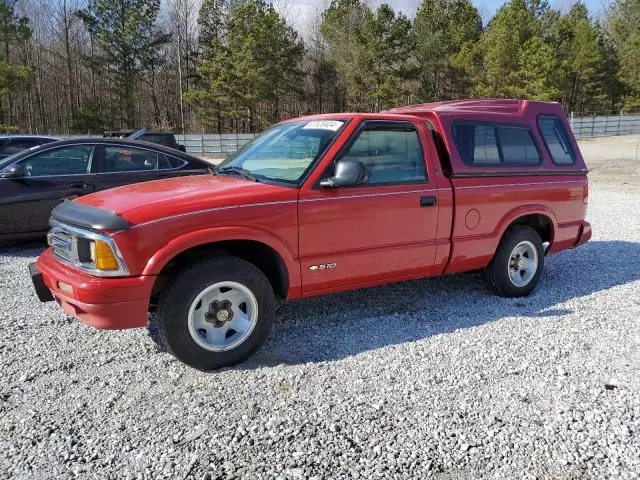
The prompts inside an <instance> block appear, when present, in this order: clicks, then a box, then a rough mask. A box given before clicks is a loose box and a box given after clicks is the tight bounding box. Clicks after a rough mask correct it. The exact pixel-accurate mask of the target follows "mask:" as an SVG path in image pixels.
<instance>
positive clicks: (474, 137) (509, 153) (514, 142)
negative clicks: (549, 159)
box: [453, 122, 540, 167]
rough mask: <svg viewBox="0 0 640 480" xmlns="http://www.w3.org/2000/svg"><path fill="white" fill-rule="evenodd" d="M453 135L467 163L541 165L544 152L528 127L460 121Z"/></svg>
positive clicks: (474, 164)
mask: <svg viewBox="0 0 640 480" xmlns="http://www.w3.org/2000/svg"><path fill="white" fill-rule="evenodd" d="M453 138H454V141H455V143H456V147H457V148H458V151H459V152H460V156H461V157H462V160H463V161H464V163H466V164H467V165H473V166H486V165H511V166H515V167H517V166H525V165H538V164H539V163H540V154H539V153H538V149H537V148H536V144H535V142H534V140H533V137H532V136H531V132H530V131H529V129H528V128H524V127H515V126H505V125H492V124H487V123H470V122H459V123H454V125H453Z"/></svg>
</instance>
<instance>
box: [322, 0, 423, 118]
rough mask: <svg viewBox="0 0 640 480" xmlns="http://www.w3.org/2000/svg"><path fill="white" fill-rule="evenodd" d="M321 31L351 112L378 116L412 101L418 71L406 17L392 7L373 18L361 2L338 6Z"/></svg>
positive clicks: (338, 0) (337, 1)
mask: <svg viewBox="0 0 640 480" xmlns="http://www.w3.org/2000/svg"><path fill="white" fill-rule="evenodd" d="M321 31H322V34H323V36H324V38H325V40H326V42H327V51H328V58H329V60H330V61H331V62H332V63H333V64H334V65H335V68H336V71H337V72H338V74H339V81H340V82H341V84H342V88H343V89H344V92H345V97H346V105H345V108H347V109H359V110H364V111H377V110H380V109H384V108H389V107H392V106H395V105H398V104H401V103H405V102H406V101H407V97H408V96H409V93H410V88H409V83H410V81H411V79H412V78H413V76H415V67H413V66H412V65H411V63H410V57H411V50H412V43H411V37H410V32H411V22H410V21H409V19H408V18H407V17H406V16H405V15H402V14H396V13H395V12H394V11H393V9H392V8H391V7H390V6H389V5H387V4H382V5H380V6H379V7H378V9H377V10H376V11H375V12H372V11H371V10H370V9H369V8H368V7H367V6H366V5H365V4H363V3H362V2H360V1H359V0H334V1H333V2H332V3H331V5H330V7H329V8H328V9H327V10H326V11H325V13H324V17H323V21H322V25H321Z"/></svg>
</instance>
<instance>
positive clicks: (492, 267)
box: [484, 225, 544, 297]
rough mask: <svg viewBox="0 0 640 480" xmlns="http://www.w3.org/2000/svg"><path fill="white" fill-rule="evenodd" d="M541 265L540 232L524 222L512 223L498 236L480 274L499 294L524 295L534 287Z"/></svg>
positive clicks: (504, 295)
mask: <svg viewBox="0 0 640 480" xmlns="http://www.w3.org/2000/svg"><path fill="white" fill-rule="evenodd" d="M543 268H544V248H543V246H542V240H541V239H540V235H538V232H536V231H535V230H534V229H533V228H531V227H529V226H528V225H515V226H513V227H511V228H510V229H509V230H507V232H506V233H505V235H504V237H503V238H502V241H501V242H500V245H499V246H498V249H497V250H496V253H495V255H494V257H493V259H492V260H491V263H490V264H489V266H488V267H487V268H486V270H485V272H484V278H485V282H486V283H487V285H488V286H489V288H491V289H492V290H493V291H494V292H495V293H496V294H498V295H500V296H501V297H524V296H526V295H529V294H530V293H531V292H532V291H533V289H534V288H536V285H537V284H538V281H539V280H540V276H541V275H542V270H543Z"/></svg>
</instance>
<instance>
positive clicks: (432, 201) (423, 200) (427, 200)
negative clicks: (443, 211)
mask: <svg viewBox="0 0 640 480" xmlns="http://www.w3.org/2000/svg"><path fill="white" fill-rule="evenodd" d="M436 204H437V200H436V197H420V206H421V207H435V206H436Z"/></svg>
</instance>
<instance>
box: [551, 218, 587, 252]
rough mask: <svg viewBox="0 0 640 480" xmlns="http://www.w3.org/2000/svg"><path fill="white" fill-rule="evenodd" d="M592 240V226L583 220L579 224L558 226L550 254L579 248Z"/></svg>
mask: <svg viewBox="0 0 640 480" xmlns="http://www.w3.org/2000/svg"><path fill="white" fill-rule="evenodd" d="M589 239H591V224H590V223H589V222H585V221H584V220H581V221H579V222H572V223H565V224H560V225H558V228H557V230H556V231H555V232H554V238H553V243H552V244H551V246H550V248H549V252H548V253H549V254H552V253H557V252H560V251H562V250H567V249H568V248H575V247H579V246H580V245H584V244H585V243H587V242H588V241H589Z"/></svg>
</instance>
